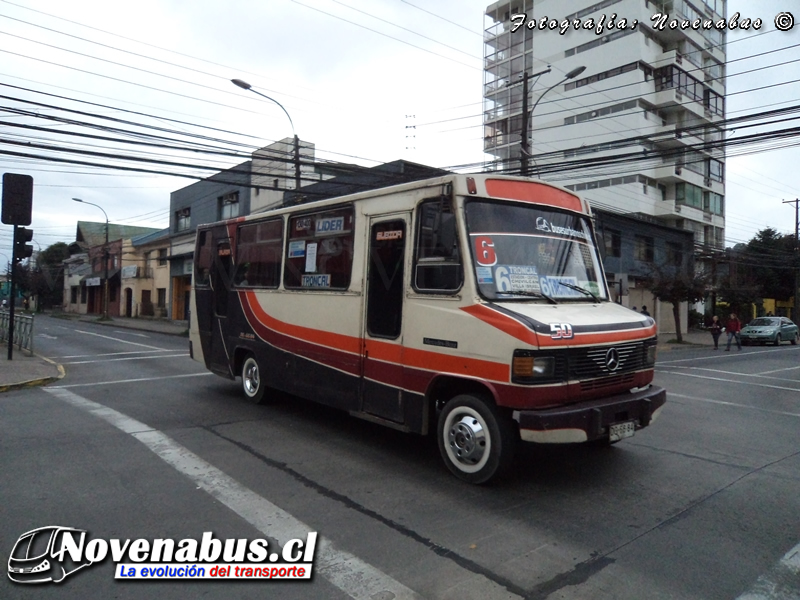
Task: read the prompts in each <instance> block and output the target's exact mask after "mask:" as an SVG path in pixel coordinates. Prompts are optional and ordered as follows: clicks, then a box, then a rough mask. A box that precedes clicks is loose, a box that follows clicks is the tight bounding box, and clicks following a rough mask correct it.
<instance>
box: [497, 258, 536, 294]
mask: <svg viewBox="0 0 800 600" xmlns="http://www.w3.org/2000/svg"><path fill="white" fill-rule="evenodd" d="M494 279H495V281H494V284H495V287H496V288H497V291H498V292H535V293H537V294H539V293H541V291H542V290H541V287H540V285H539V281H540V278H539V274H538V273H537V272H536V267H534V266H533V265H499V266H497V267H495V269H494Z"/></svg>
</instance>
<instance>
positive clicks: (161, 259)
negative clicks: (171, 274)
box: [158, 248, 167, 267]
mask: <svg viewBox="0 0 800 600" xmlns="http://www.w3.org/2000/svg"><path fill="white" fill-rule="evenodd" d="M166 264H167V249H166V248H159V249H158V266H159V267H163V266H166Z"/></svg>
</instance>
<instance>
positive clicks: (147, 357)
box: [61, 352, 189, 365]
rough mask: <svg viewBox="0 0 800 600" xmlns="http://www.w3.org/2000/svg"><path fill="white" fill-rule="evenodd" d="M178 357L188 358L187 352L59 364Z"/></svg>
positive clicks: (69, 363) (68, 363)
mask: <svg viewBox="0 0 800 600" xmlns="http://www.w3.org/2000/svg"><path fill="white" fill-rule="evenodd" d="M179 356H189V353H188V352H184V353H183V354H167V355H164V354H159V355H158V356H127V357H125V358H107V359H105V360H74V361H72V362H65V363H61V364H62V365H90V364H95V363H110V362H118V361H120V360H149V359H152V358H177V357H179Z"/></svg>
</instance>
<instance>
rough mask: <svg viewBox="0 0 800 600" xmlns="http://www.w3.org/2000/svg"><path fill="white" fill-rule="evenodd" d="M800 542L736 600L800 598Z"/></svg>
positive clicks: (785, 599) (792, 599) (794, 599)
mask: <svg viewBox="0 0 800 600" xmlns="http://www.w3.org/2000/svg"><path fill="white" fill-rule="evenodd" d="M798 590H800V544H798V545H797V546H795V547H794V548H792V549H791V550H789V552H787V553H786V554H784V556H783V558H782V559H781V560H780V561H778V564H777V565H775V566H774V567H773V568H772V569H771V570H770V571H769V572H768V573H765V574H764V575H762V576H761V577H759V578H758V580H757V581H756V583H755V585H753V587H752V588H751V589H750V590H749V591H747V592H745V593H744V594H742V595H741V596H739V597H738V598H737V599H736V600H797V598H800V592H798Z"/></svg>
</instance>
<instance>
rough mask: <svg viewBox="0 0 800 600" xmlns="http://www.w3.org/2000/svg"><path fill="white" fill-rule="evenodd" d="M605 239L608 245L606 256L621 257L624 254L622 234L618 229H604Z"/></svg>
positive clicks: (606, 245)
mask: <svg viewBox="0 0 800 600" xmlns="http://www.w3.org/2000/svg"><path fill="white" fill-rule="evenodd" d="M603 241H604V242H605V247H606V257H608V258H619V257H620V256H622V234H621V233H620V232H619V231H617V230H616V229H604V230H603Z"/></svg>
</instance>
